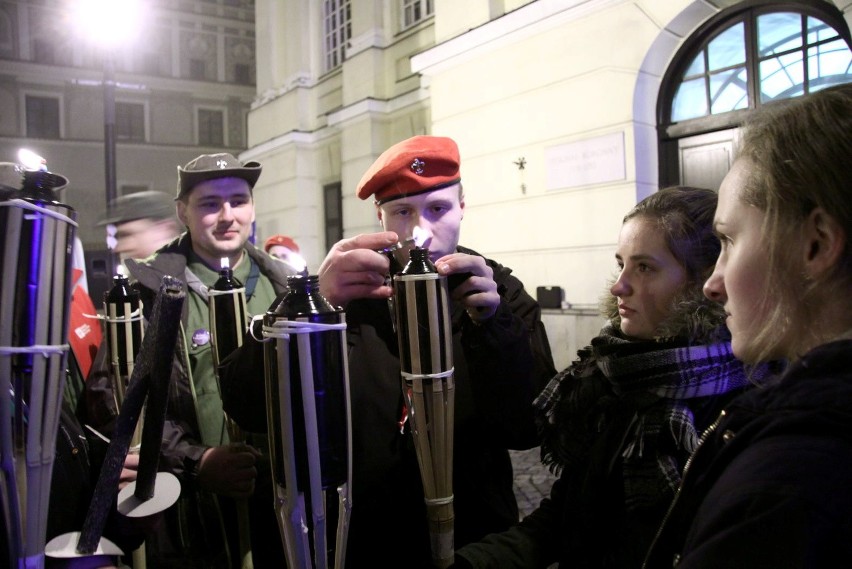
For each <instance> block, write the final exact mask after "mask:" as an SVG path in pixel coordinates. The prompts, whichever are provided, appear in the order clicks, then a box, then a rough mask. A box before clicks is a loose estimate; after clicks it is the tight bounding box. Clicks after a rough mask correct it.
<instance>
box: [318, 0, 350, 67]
mask: <svg viewBox="0 0 852 569" xmlns="http://www.w3.org/2000/svg"><path fill="white" fill-rule="evenodd" d="M323 6H324V12H323V31H324V36H325V37H324V39H325V41H324V46H325V66H326V69H325V70H326V71H330V70H331V69H334V68H335V67H337V66H338V65H340V64H341V63H343V60H344V59H345V58H346V44H347V43H349V40H350V39H352V26H351V16H352V14H351V10H350V7H349V0H338V1H336V2H335V1H334V0H326V1H325V3H324V4H323Z"/></svg>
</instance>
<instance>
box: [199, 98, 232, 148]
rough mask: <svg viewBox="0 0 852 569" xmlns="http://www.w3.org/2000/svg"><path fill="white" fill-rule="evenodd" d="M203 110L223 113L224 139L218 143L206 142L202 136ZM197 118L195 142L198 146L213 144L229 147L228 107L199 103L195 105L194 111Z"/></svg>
mask: <svg viewBox="0 0 852 569" xmlns="http://www.w3.org/2000/svg"><path fill="white" fill-rule="evenodd" d="M202 112H214V113H221V116H222V124H221V126H222V141H221V142H217V143H212V142H205V141H203V140H202V137H201V127H202V125H201V113H202ZM194 115H195V116H194V119H195V143H196V144H197V145H198V146H211V147H227V146H228V127H227V125H228V109H227V108H226V107H217V106H212V105H198V106H196V107H195V113H194Z"/></svg>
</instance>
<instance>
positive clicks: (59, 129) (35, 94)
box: [21, 91, 65, 140]
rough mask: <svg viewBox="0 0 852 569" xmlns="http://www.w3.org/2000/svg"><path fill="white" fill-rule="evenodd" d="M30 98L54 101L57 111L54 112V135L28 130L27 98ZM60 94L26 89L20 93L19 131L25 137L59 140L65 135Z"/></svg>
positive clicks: (28, 109)
mask: <svg viewBox="0 0 852 569" xmlns="http://www.w3.org/2000/svg"><path fill="white" fill-rule="evenodd" d="M30 98H32V99H33V100H35V99H39V100H42V101H45V100H52V101H55V102H56V107H57V113H56V115H57V116H56V123H57V124H56V136H55V137H54V136H45V135H44V134H43V133H42V132H38V133H33V132H31V131H30V112H29V111H30V108H29V103H28V99H30ZM63 102H64V101H63V98H62V95H57V94H56V93H47V92H39V91H26V92H24V93H21V106H22V108H23V109H24V112H22V113H21V120H22V123H23V124H22V125H21V131H22V132H23V133H24V136H26V137H27V138H43V139H48V140H61V139H62V138H64V136H65V132H64V131H65V129H64V124H65V118H64V108H63V107H64V105H63Z"/></svg>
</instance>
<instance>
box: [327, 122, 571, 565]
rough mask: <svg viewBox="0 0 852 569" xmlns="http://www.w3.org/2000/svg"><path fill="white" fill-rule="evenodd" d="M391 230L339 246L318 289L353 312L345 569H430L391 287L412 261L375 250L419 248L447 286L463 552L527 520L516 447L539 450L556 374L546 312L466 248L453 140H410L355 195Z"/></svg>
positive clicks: (378, 164) (498, 268)
mask: <svg viewBox="0 0 852 569" xmlns="http://www.w3.org/2000/svg"><path fill="white" fill-rule="evenodd" d="M357 194H358V197H359V198H361V199H364V200H366V199H370V198H371V199H372V200H373V201H374V204H375V207H376V214H377V215H378V218H379V220H380V221H381V223H382V226H383V228H384V229H385V230H386V231H384V232H381V233H375V234H369V235H359V236H357V237H353V238H350V239H344V240H342V241H339V242H338V243H337V244H335V245H334V247H332V249H331V251H330V252H329V253H328V255H327V256H326V258H325V260H324V261H323V263H322V265H321V267H320V269H319V277H320V289H321V291H322V293H323V295H325V297H326V298H327V299H328V300H329V301H331V302H332V303H333V304H336V305H341V306H344V307H345V308H346V320H347V325H348V331H349V332H348V337H349V348H350V352H349V364H350V383H351V396H352V421H353V459H354V460H353V469H354V471H353V483H352V488H353V492H354V494H353V498H352V518H351V527H350V532H349V540H348V549H347V558H346V562H347V565H349V564H351V565H352V566H353V567H360V566H365V567H366V566H371V567H394V566H399V567H403V566H404V567H416V566H424V567H427V566H429V565H430V546H429V532H428V527H427V523H426V512H425V506H424V503H423V491H422V485H421V481H420V473H419V470H418V466H417V459H416V455H415V451H414V445H413V442H412V438H411V433H410V432H409V427H408V425H407V424H405V423H403V422H402V421H401V419H402V417H403V416H404V411H403V404H402V403H403V400H402V390H401V383H400V382H401V380H400V364H399V357H398V347H397V339H396V335H395V332H394V329H393V317H392V314H391V312H390V310H389V306H388V302H387V299H388V298H390V297H391V295H392V289H391V287H390V286H388V282H387V280H386V278H387V276H388V275H389V274H393V273H395V272H398V271H399V270H400V269H401V266H402V263H403V262H405V260H406V257H407V254H408V252H407V249H403V250H402V251H401V252H399V253H401V254H399V258H393V259H389V258H388V257H387V256H386V255H384V254H381V253H378V252H376V251H377V250H379V249H382V248H385V247H388V246H390V245H393V244H395V243H397V242H399V241H406V240H407V239H409V238H413V239H414V240H415V241H416V242H417V245H419V246H422V247H425V248H428V249H429V252H430V257H431V260H432V261H433V263H434V264H435V265H436V267H437V269H438V272H439V273H440V274H441V275H443V276H446V277H448V284H449V287H450V295H451V298H452V306H451V307H450V308H451V319H452V329H453V348H454V356H453V357H454V363H455V385H456V408H455V442H454V455H455V456H454V466H453V472H454V482H453V491H454V509H455V545H456V546H457V547H460V546H462V545H465V544H467V543H470V542H472V541H476V540H479V539H481V538H482V537H484V536H485V535H486V534H488V533H492V532H497V531H503V530H505V529H507V528H508V527H509V526H511V525H513V524H515V523H517V522H518V515H519V514H518V507H517V503H516V501H515V496H514V491H513V474H512V464H511V460H510V457H509V453H508V449H525V448H531V447H533V446H535V445H536V444H537V437H536V431H535V426H534V422H533V414H532V406H531V403H532V400H533V398H534V397H535V395H536V394H537V393H538V392H539V391H540V389H541V388H542V387H543V386H544V384H545V383H546V382H547V381H548V380H549V379H550V378H551V377H552V376H553V375H554V374H555V369H554V367H553V360H552V357H551V354H550V348H549V345H548V342H547V337H546V334H545V331H544V327H543V325H542V324H541V320H540V309H539V307H538V304H537V303H536V301H535V300H534V299H533V298H532V297H530V295H529V294H527V292H526V291H525V290H524V287H523V284H522V283H521V282H520V281H519V280H518V279H517V278H515V277H513V276H511V274H510V272H511V271H510V270H509V269H508V268H506V267H503V266H502V265H500V264H498V263H496V262H495V261H492V260H490V259H486V258H485V257H483V256H481V255H480V254H478V253H476V252H475V251H472V250H470V249H467V248H465V247H462V246H460V245H459V233H460V230H461V221H462V218H463V217H464V207H465V203H464V194H463V191H462V185H461V175H460V171H459V151H458V148H457V146H456V143H455V142H454V141H453V140H451V139H449V138H444V137H436V136H415V137H413V138H409V139H407V140H404V141H402V142H400V143H398V144H396V145H394V146H392V147H391V148H389V149H388V150H387V151H385V152H384V153H383V154H382V155H381V156H379V158H378V159H377V160H376V161H375V163H374V164H373V165H372V166H371V167H370V168H369V170H367V172H366V173H365V174H364V176H363V178H362V179H361V181H360V183H359V184H358V188H357Z"/></svg>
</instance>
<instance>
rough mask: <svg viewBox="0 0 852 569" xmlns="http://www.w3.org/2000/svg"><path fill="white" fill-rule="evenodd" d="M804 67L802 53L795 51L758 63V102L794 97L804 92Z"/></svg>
mask: <svg viewBox="0 0 852 569" xmlns="http://www.w3.org/2000/svg"><path fill="white" fill-rule="evenodd" d="M804 81H805V67H804V64H803V63H802V52H801V51H795V52H793V53H788V54H787V55H782V56H780V57H775V58H772V59H767V60H766V61H761V62H760V101H761V102H766V101H772V100H774V99H778V98H782V99H786V98H788V97H795V96H797V95H801V94H802V93H803V92H804V90H803V87H802V83H804Z"/></svg>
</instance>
